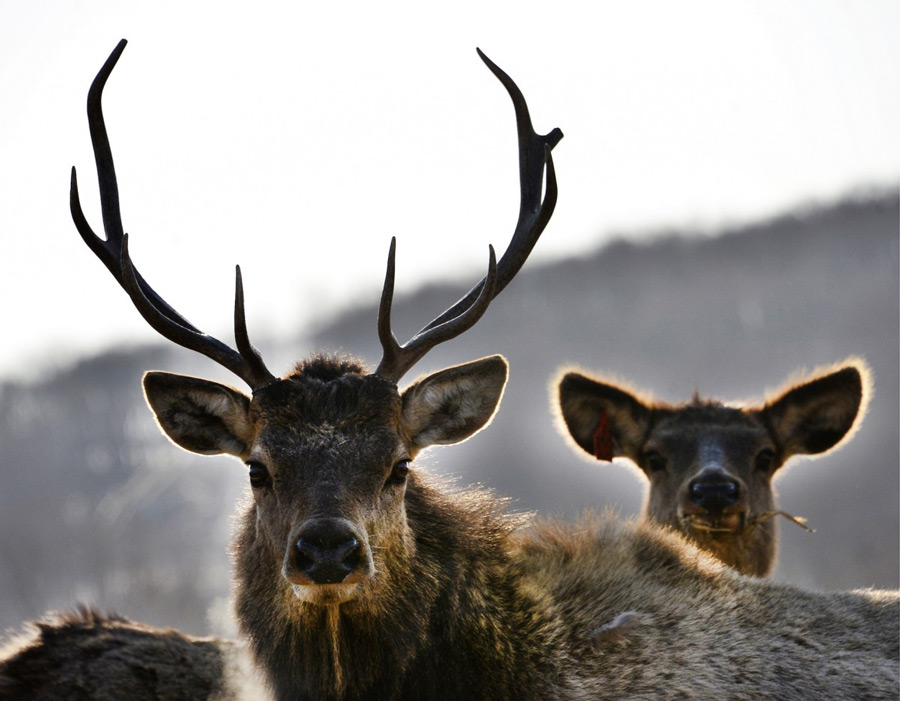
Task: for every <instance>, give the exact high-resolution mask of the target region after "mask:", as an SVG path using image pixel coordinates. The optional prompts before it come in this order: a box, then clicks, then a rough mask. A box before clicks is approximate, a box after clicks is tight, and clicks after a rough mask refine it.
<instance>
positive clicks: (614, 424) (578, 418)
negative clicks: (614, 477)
mask: <svg viewBox="0 0 900 701" xmlns="http://www.w3.org/2000/svg"><path fill="white" fill-rule="evenodd" d="M558 389H559V411H560V415H561V416H562V419H563V422H564V423H565V426H566V428H567V429H568V431H569V434H570V435H571V436H572V438H573V440H574V441H575V443H576V444H577V445H578V447H580V448H581V449H582V450H584V451H585V452H586V453H588V454H589V455H593V456H594V457H595V458H597V459H598V460H604V461H608V460H612V459H613V458H614V457H627V458H631V459H632V460H634V461H635V462H637V460H638V458H639V452H640V447H641V442H642V440H643V437H644V435H646V432H647V426H648V424H649V421H650V412H651V409H650V407H648V406H647V405H646V404H644V402H642V401H641V400H640V399H638V398H637V397H635V396H634V395H632V394H630V393H629V392H627V391H625V390H624V389H622V388H620V387H616V386H615V385H611V384H606V383H604V382H598V381H597V380H594V379H591V378H590V377H585V376H584V375H581V374H580V373H577V372H567V373H566V374H565V375H563V377H562V379H560V381H559V383H558Z"/></svg>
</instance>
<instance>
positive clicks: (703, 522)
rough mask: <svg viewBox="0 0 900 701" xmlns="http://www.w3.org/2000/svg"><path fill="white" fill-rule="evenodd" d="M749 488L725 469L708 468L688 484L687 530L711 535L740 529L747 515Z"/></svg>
mask: <svg viewBox="0 0 900 701" xmlns="http://www.w3.org/2000/svg"><path fill="white" fill-rule="evenodd" d="M746 492H747V490H746V488H745V487H744V486H742V485H741V483H740V482H739V481H738V480H737V479H735V478H734V477H732V476H731V475H730V474H728V473H727V472H725V471H724V470H704V471H702V472H701V473H700V474H699V475H697V477H695V478H694V479H692V480H691V481H690V482H688V484H687V485H686V487H685V492H684V494H683V496H682V500H681V501H682V506H681V518H682V523H683V525H684V527H685V529H686V530H689V531H697V532H700V533H702V534H706V535H709V536H711V537H717V536H719V535H729V534H736V533H740V532H742V531H743V530H744V526H745V522H746V518H747V493H746Z"/></svg>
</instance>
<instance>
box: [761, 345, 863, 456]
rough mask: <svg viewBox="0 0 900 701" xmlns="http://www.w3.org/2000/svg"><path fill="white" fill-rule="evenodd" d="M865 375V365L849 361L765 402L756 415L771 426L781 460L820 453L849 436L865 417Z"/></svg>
mask: <svg viewBox="0 0 900 701" xmlns="http://www.w3.org/2000/svg"><path fill="white" fill-rule="evenodd" d="M869 376H870V372H869V369H868V366H867V365H866V364H865V362H864V361H862V360H853V361H851V362H849V363H847V364H846V365H844V366H843V367H840V368H839V369H838V370H836V371H834V372H829V373H827V374H823V375H819V376H818V377H814V378H812V379H810V380H807V381H805V382H803V383H802V384H797V385H794V386H793V387H791V388H790V389H788V390H787V391H785V392H784V393H783V394H781V395H780V396H779V397H778V398H776V399H774V400H773V401H770V402H767V403H766V405H765V406H764V407H763V408H762V410H761V412H760V413H761V414H762V415H763V416H764V417H765V418H766V420H767V421H768V423H769V425H770V426H772V430H773V431H774V432H775V437H776V440H777V441H778V442H779V443H780V444H781V445H782V448H783V450H784V452H785V457H788V456H790V455H814V454H816V453H824V452H825V451H826V450H830V449H831V448H833V447H835V446H836V445H837V444H838V443H840V442H841V440H842V439H843V438H844V437H845V436H847V435H849V434H851V433H852V432H853V430H854V429H855V428H856V427H858V426H859V424H860V423H862V419H863V416H864V415H865V408H866V405H867V404H868V400H869V395H870V394H871V391H870V389H869V387H870V382H869Z"/></svg>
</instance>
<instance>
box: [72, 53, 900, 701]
mask: <svg viewBox="0 0 900 701" xmlns="http://www.w3.org/2000/svg"><path fill="white" fill-rule="evenodd" d="M122 48H123V45H120V46H119V47H118V48H117V50H116V51H115V52H114V53H113V55H112V56H111V57H110V59H109V60H108V61H107V64H106V65H105V66H104V68H103V69H102V70H101V72H100V74H99V75H98V78H97V79H96V80H95V82H94V85H93V86H92V88H91V95H90V96H89V100H88V104H89V115H90V122H91V133H92V137H93V142H94V149H95V153H96V154H97V161H98V171H99V175H100V177H99V179H100V182H101V201H102V203H103V211H104V221H105V224H106V230H107V241H106V242H105V243H104V242H103V241H101V240H100V239H98V238H97V237H96V236H95V235H94V234H93V233H92V232H91V231H90V229H89V227H88V225H87V223H86V221H85V219H84V217H83V215H82V213H81V208H80V205H79V204H78V197H77V190H76V188H75V187H74V185H75V180H74V172H73V190H72V210H73V215H74V218H75V221H76V224H77V226H78V229H79V231H80V232H81V233H82V236H83V237H84V238H85V240H86V241H87V242H88V245H90V246H91V248H92V249H93V250H94V251H95V252H96V253H97V255H98V256H99V257H101V259H103V260H104V262H106V263H107V267H109V269H110V271H111V272H112V273H113V275H114V276H115V277H116V279H117V280H118V281H119V283H120V284H121V285H122V286H123V287H124V288H125V289H126V290H127V291H128V293H129V295H130V296H131V298H132V300H133V301H134V303H135V305H136V306H137V307H138V309H139V310H140V312H141V314H142V315H143V316H144V317H145V319H147V321H148V322H149V323H150V324H151V325H152V326H153V327H154V328H156V329H157V330H158V331H159V332H160V333H162V335H164V336H165V337H167V338H169V339H170V340H173V341H175V342H176V343H178V344H180V345H183V346H185V347H188V348H191V349H192V350H196V351H199V352H201V353H203V354H205V355H207V356H209V357H210V358H212V359H213V360H216V361H217V362H219V363H221V364H222V365H224V366H225V367H227V368H229V369H230V370H232V371H233V372H235V374H237V375H238V376H239V377H241V378H242V379H243V380H244V381H246V382H247V384H248V385H250V387H251V388H252V390H253V392H252V396H246V395H244V394H242V393H240V392H238V391H237V390H235V389H232V388H230V387H226V386H224V385H221V384H217V383H213V382H209V381H206V380H200V379H195V378H190V377H183V376H179V375H172V374H168V373H161V372H151V373H148V374H147V375H146V376H145V378H144V388H145V392H146V395H147V400H148V402H149V404H150V406H151V408H152V409H153V411H154V412H155V414H156V417H157V420H158V421H159V424H160V426H161V428H162V430H163V431H164V432H165V433H166V434H167V435H168V436H169V437H170V438H171V439H172V440H173V441H174V442H176V443H177V444H178V445H180V446H182V447H184V448H186V449H188V450H191V451H194V452H198V453H203V454H217V453H227V454H231V455H235V456H237V457H238V458H240V459H241V460H243V461H244V462H245V463H246V464H247V466H248V472H249V478H250V485H251V488H252V500H251V501H250V503H248V504H247V506H246V510H245V512H244V514H243V517H242V519H241V524H240V527H239V531H238V534H237V536H236V541H235V544H234V548H233V555H234V560H235V566H236V571H237V576H236V580H237V581H236V608H237V615H238V622H239V625H240V629H241V631H242V633H243V634H244V635H245V636H246V637H247V638H248V640H249V645H250V647H251V649H252V652H253V654H254V656H255V659H256V661H257V663H258V664H259V665H260V667H261V668H262V669H263V670H264V672H265V674H266V676H267V678H268V681H269V684H270V686H271V689H272V690H273V692H274V693H275V695H276V697H277V698H279V699H298V698H302V699H369V698H384V699H547V698H597V697H600V696H608V697H612V698H622V697H623V696H624V695H627V694H629V693H630V694H632V695H636V696H642V697H644V698H660V697H665V696H684V695H694V696H698V697H705V698H710V697H712V696H713V695H715V696H716V697H727V698H751V697H753V698H760V697H766V696H777V697H779V698H799V697H801V696H803V695H804V694H805V695H806V696H808V697H809V698H819V697H822V696H824V695H826V694H827V693H829V692H833V693H836V694H838V695H840V694H843V695H845V696H851V695H856V696H858V697H862V696H864V695H865V694H870V695H874V696H876V697H879V696H885V695H887V694H889V693H893V692H894V691H895V688H896V684H897V679H898V674H897V662H896V657H897V645H898V643H897V630H896V620H897V619H896V616H897V611H898V609H897V598H896V596H894V595H892V594H888V593H877V592H876V593H873V592H867V593H851V594H835V595H823V594H806V593H803V592H800V591H798V590H796V589H792V588H789V587H779V586H775V585H772V584H770V583H768V582H763V581H758V580H754V579H748V578H743V577H741V576H740V575H738V574H736V573H734V572H733V571H731V570H729V569H727V568H725V567H723V566H722V565H721V564H719V563H718V562H716V561H715V560H714V559H713V558H711V557H708V556H706V555H705V554H703V553H702V552H701V551H699V550H697V549H696V548H694V547H693V546H691V545H690V544H688V543H686V542H685V541H683V540H681V539H680V538H679V537H677V536H675V535H674V534H670V533H666V532H664V531H662V530H660V529H658V528H656V527H652V526H648V525H643V526H634V525H631V524H621V523H618V522H613V523H608V522H606V521H603V520H601V521H599V522H591V523H586V524H582V525H579V526H578V527H577V528H574V529H573V528H567V527H565V526H561V525H557V524H538V525H537V526H535V528H534V529H533V530H532V531H528V530H520V528H519V527H520V526H521V525H523V523H524V520H523V519H522V518H516V517H512V516H509V515H507V514H506V512H505V508H504V502H503V501H502V500H498V499H497V498H496V497H494V496H492V495H490V494H488V493H486V492H484V491H482V490H477V489H474V490H463V491H452V490H449V489H448V488H447V487H445V486H443V485H441V484H439V483H438V482H437V481H436V480H434V479H433V478H429V477H427V475H425V474H422V473H420V471H419V470H417V469H412V468H411V462H412V460H413V459H414V458H415V457H416V455H417V454H418V453H419V451H421V450H422V449H423V448H425V447H427V446H429V445H434V444H437V443H454V442H458V441H461V440H464V439H465V438H467V437H468V436H470V435H472V434H473V433H475V432H477V431H478V430H480V429H481V428H482V427H483V426H484V425H486V424H487V422H488V421H489V420H490V418H491V416H492V415H493V413H494V411H495V409H496V407H497V405H498V402H499V401H500V397H501V394H502V392H503V388H504V386H505V382H506V373H507V367H506V363H505V361H504V360H503V359H502V358H500V357H499V356H493V357H489V358H484V359H482V360H477V361H474V362H471V363H467V364H465V365H460V366H456V367H452V368H448V369H446V370H441V371H439V372H437V373H434V374H432V375H430V376H428V377H426V378H424V379H420V380H418V381H416V382H414V383H413V384H412V385H411V386H410V387H408V388H407V389H406V390H404V391H403V392H400V391H398V389H397V386H396V383H397V382H398V381H399V379H400V378H401V377H402V376H403V374H404V373H405V372H406V371H408V370H409V369H410V368H411V367H412V365H413V364H414V363H415V362H416V361H417V360H418V359H420V358H421V357H422V356H423V355H424V354H425V353H426V352H427V351H428V350H429V349H430V348H432V347H434V346H435V345H436V344H437V343H439V342H442V341H446V340H449V339H450V338H452V337H454V336H456V335H458V334H460V333H462V332H463V331H464V330H465V329H466V328H468V327H470V326H471V325H472V324H474V323H475V321H476V320H477V318H478V317H479V316H480V315H481V314H482V313H483V312H484V310H485V307H486V306H487V304H488V303H489V302H490V300H491V299H492V298H493V297H494V296H495V295H496V294H497V293H498V292H499V290H500V289H502V287H503V286H504V285H505V284H506V282H508V281H509V279H511V277H512V276H513V275H514V274H515V272H516V271H517V270H518V269H519V267H521V265H522V263H523V262H524V259H525V255H526V254H527V252H528V251H529V250H530V248H531V246H532V245H533V243H534V240H535V238H536V237H537V235H538V234H539V233H540V231H541V230H542V229H543V227H544V225H545V224H546V223H547V220H548V218H549V216H550V212H551V210H552V208H553V204H554V203H555V199H556V184H555V178H554V175H553V168H552V161H551V159H550V149H551V148H552V147H553V146H554V145H555V143H556V142H557V141H558V140H559V138H560V137H561V133H560V132H559V131H558V130H554V131H552V132H550V134H548V135H547V136H539V135H537V134H535V133H533V131H532V129H531V125H530V120H529V119H528V116H527V110H526V107H525V102H524V100H523V98H522V96H521V94H520V93H519V91H518V89H517V88H516V87H515V85H514V84H513V83H512V81H510V80H509V78H508V77H507V76H506V75H505V74H503V73H502V72H501V71H499V69H497V68H496V66H494V65H493V64H492V63H490V62H489V61H487V59H484V60H485V62H486V63H487V65H488V67H489V68H491V70H492V71H493V72H494V74H495V75H496V76H497V77H498V78H499V79H500V80H501V82H502V83H503V84H504V86H505V87H506V89H507V90H508V92H509V93H510V95H511V96H512V98H513V103H514V105H515V108H516V114H517V123H518V128H519V145H520V175H521V185H522V188H521V195H522V203H521V208H520V216H519V223H518V225H517V227H516V232H515V234H514V236H513V242H512V244H511V246H510V251H509V252H508V253H507V254H506V255H505V256H504V258H503V259H501V261H500V263H499V264H496V263H495V262H494V260H493V256H491V265H490V266H489V272H488V275H487V276H486V278H485V279H484V280H483V281H482V282H481V283H479V284H478V285H477V286H476V287H475V288H473V290H472V291H471V292H470V293H469V294H468V295H467V296H466V297H464V298H463V300H462V301H461V302H460V303H458V304H457V305H455V306H453V307H451V308H450V309H449V310H448V311H447V312H445V313H444V314H442V315H441V316H439V317H438V318H437V319H436V320H435V321H433V322H431V323H430V324H428V325H427V326H426V327H425V328H424V329H423V330H422V331H420V332H419V333H418V334H417V335H416V336H415V337H414V338H413V339H412V340H411V341H410V342H409V343H407V344H406V345H405V346H402V347H401V346H399V344H398V343H397V342H396V339H394V337H393V334H392V332H391V329H390V308H391V297H392V282H393V268H394V262H393V259H394V255H393V246H392V248H391V255H390V256H389V258H388V273H387V276H386V280H385V286H384V291H383V294H382V303H381V306H380V310H379V321H378V332H379V337H380V339H381V342H382V346H383V350H384V353H383V357H382V360H381V362H380V363H379V365H378V367H377V368H376V370H375V371H374V372H372V373H369V372H367V371H366V370H365V369H364V368H363V367H362V365H361V364H359V363H358V362H356V361H354V360H351V359H348V358H345V357H332V356H323V355H316V356H313V357H312V358H310V359H308V360H305V361H302V362H300V363H299V364H298V365H297V366H296V367H295V368H294V370H293V372H291V373H290V374H289V375H287V376H286V377H284V378H282V379H277V378H275V377H274V376H273V375H272V374H271V373H269V371H268V370H267V369H266V367H265V365H264V364H263V362H262V359H261V357H260V355H259V354H258V353H257V352H256V351H255V350H254V349H253V348H252V347H251V345H250V343H249V340H248V338H247V332H246V325H245V323H244V315H243V303H242V292H241V285H240V276H238V282H237V291H236V303H235V329H236V340H237V347H238V350H237V351H234V350H232V349H231V348H229V347H228V346H226V345H225V344H222V343H220V342H219V341H216V340H214V339H212V338H210V337H209V336H206V335H205V334H202V333H201V332H199V331H197V330H196V329H195V328H194V327H193V326H191V325H189V324H188V322H186V321H184V320H183V319H182V318H181V317H180V316H178V315H177V313H176V312H174V310H172V308H171V307H169V306H168V305H167V304H165V302H163V301H162V300H161V299H160V298H159V297H158V296H157V295H156V294H155V293H153V291H152V290H151V289H150V287H149V285H148V284H147V283H146V282H145V281H143V279H142V278H140V277H139V276H138V275H137V273H136V271H135V270H134V267H133V265H132V263H131V260H130V258H129V256H128V249H127V238H125V237H124V236H123V235H122V233H121V220H120V218H119V214H118V207H117V203H116V197H115V191H116V184H115V177H114V174H113V169H112V161H111V157H110V155H109V145H108V142H107V139H106V134H105V129H104V127H103V122H102V117H101V115H100V93H101V91H102V87H103V84H104V83H105V80H106V78H107V76H108V75H109V72H110V71H111V69H112V66H113V64H114V63H115V61H116V59H117V58H118V55H119V53H120V52H121V50H122ZM482 58H484V57H483V56H482ZM545 168H546V189H545V194H544V198H543V201H542V197H541V184H542V182H543V181H544V169H545ZM507 259H508V260H509V262H507ZM735 607H738V608H740V609H741V610H740V611H737V612H736V611H735ZM722 651H724V652H726V653H727V655H728V656H727V657H725V658H721V657H720V656H719V655H720V652H722ZM773 652H774V653H775V657H774V658H773V657H772V653H773Z"/></svg>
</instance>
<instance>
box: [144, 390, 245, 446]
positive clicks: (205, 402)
mask: <svg viewBox="0 0 900 701" xmlns="http://www.w3.org/2000/svg"><path fill="white" fill-rule="evenodd" d="M144 396H145V397H146V399H147V403H148V404H149V405H150V408H151V409H152V410H153V413H154V414H156V420H157V421H158V422H159V426H160V428H162V430H163V432H164V433H165V434H166V435H167V436H168V437H169V438H171V439H172V441H174V442H175V443H176V444H178V445H180V446H181V447H182V448H184V449H185V450H189V451H191V452H192V453H200V454H202V455H218V454H220V453H228V454H229V455H236V456H238V457H241V456H242V455H243V454H244V453H245V452H246V450H247V446H248V444H249V442H250V440H251V438H252V430H251V426H250V421H249V418H248V412H249V409H250V399H249V398H248V397H247V396H245V395H243V394H241V393H240V392H238V391H237V390H235V389H232V388H231V387H226V386H225V385H221V384H219V383H217V382H210V381H209V380H201V379H199V378H196V377H187V376H186V375H175V374H172V373H168V372H148V373H147V374H146V375H144Z"/></svg>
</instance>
